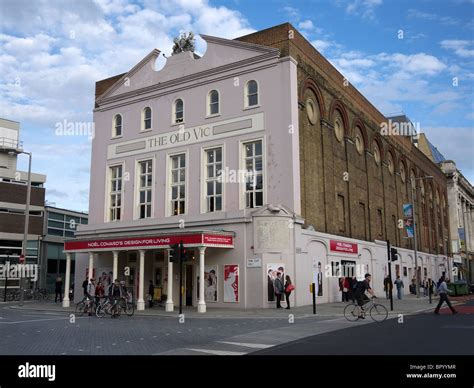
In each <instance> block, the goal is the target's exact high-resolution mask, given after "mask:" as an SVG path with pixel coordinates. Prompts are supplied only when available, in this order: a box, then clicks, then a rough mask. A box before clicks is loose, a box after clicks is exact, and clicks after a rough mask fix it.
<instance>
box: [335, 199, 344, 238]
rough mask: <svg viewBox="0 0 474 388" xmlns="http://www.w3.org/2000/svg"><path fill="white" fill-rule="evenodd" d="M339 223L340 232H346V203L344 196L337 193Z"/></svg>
mask: <svg viewBox="0 0 474 388" xmlns="http://www.w3.org/2000/svg"><path fill="white" fill-rule="evenodd" d="M337 224H338V225H339V232H341V233H345V232H346V210H345V203H344V196H343V195H340V194H338V195H337Z"/></svg>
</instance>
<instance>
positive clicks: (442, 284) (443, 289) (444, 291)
mask: <svg viewBox="0 0 474 388" xmlns="http://www.w3.org/2000/svg"><path fill="white" fill-rule="evenodd" d="M446 280H447V279H446V278H445V277H444V275H443V276H441V278H440V279H439V282H438V288H437V291H438V295H439V303H438V305H437V306H436V308H435V311H434V313H435V314H439V309H440V308H441V306H442V304H443V303H444V302H446V304H447V305H448V307H449V308H450V309H451V312H452V313H453V315H454V314H457V313H458V312H457V311H456V310H455V309H454V308H453V306H451V302H450V301H449V298H448V292H452V291H451V290H448V286H447V284H446Z"/></svg>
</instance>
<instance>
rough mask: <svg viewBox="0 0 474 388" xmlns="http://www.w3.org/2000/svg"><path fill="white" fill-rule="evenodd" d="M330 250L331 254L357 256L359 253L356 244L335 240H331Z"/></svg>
mask: <svg viewBox="0 0 474 388" xmlns="http://www.w3.org/2000/svg"><path fill="white" fill-rule="evenodd" d="M330 249H331V252H343V253H353V254H357V253H358V252H359V247H358V245H357V244H353V243H348V242H345V241H337V240H331V242H330Z"/></svg>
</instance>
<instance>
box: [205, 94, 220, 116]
mask: <svg viewBox="0 0 474 388" xmlns="http://www.w3.org/2000/svg"><path fill="white" fill-rule="evenodd" d="M217 114H219V92H218V91H217V90H211V91H210V92H209V93H208V94H207V115H208V116H212V115H217Z"/></svg>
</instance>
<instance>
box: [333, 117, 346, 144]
mask: <svg viewBox="0 0 474 388" xmlns="http://www.w3.org/2000/svg"><path fill="white" fill-rule="evenodd" d="M334 134H335V135H336V139H337V140H338V141H339V142H340V141H342V139H343V138H344V125H343V121H342V117H341V115H340V114H339V112H336V118H335V119H334Z"/></svg>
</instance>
